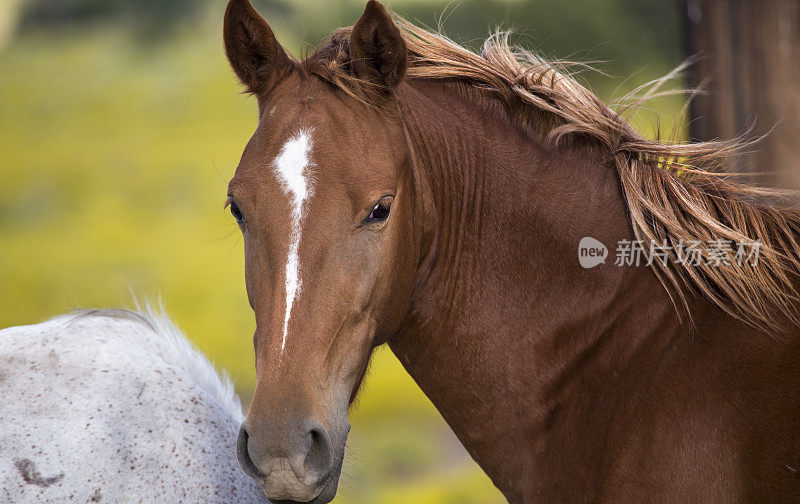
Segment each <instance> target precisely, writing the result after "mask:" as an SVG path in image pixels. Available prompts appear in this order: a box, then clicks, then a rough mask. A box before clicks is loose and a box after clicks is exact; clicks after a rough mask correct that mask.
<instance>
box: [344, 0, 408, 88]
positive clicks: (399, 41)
mask: <svg viewBox="0 0 800 504" xmlns="http://www.w3.org/2000/svg"><path fill="white" fill-rule="evenodd" d="M406 53H407V51H406V43H405V41H403V35H402V34H401V33H400V29H399V28H397V25H395V24H394V21H392V18H391V17H390V16H389V13H388V12H386V9H385V8H384V7H383V5H381V4H379V3H378V2H376V1H375V0H369V2H367V8H366V9H365V10H364V14H362V15H361V18H359V20H358V21H357V22H356V24H355V26H353V31H352V33H351V34H350V56H351V58H352V62H351V67H352V71H353V74H355V75H356V77H359V78H361V79H363V80H364V81H366V82H367V83H368V84H369V85H373V86H377V87H378V88H380V89H382V90H384V91H391V90H392V89H393V88H394V87H395V86H397V85H398V84H400V81H401V80H403V76H404V75H405V73H406V57H407V54H406Z"/></svg>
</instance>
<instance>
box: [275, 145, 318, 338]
mask: <svg viewBox="0 0 800 504" xmlns="http://www.w3.org/2000/svg"><path fill="white" fill-rule="evenodd" d="M311 146H312V144H311V134H310V133H309V132H308V131H306V130H300V132H299V133H297V134H296V135H294V136H293V137H291V138H290V139H289V140H288V141H287V142H286V143H285V144H284V145H283V147H282V148H281V152H280V153H279V154H278V157H276V158H275V161H273V163H272V164H273V171H274V172H275V176H276V177H277V178H278V181H279V182H280V183H281V188H282V189H283V192H284V193H285V194H286V195H287V196H289V200H290V201H289V203H290V205H291V207H292V236H291V242H290V244H289V257H288V258H287V259H286V313H285V315H284V319H283V340H281V353H283V349H284V347H285V346H286V335H287V333H288V330H289V318H290V317H291V316H292V305H293V304H294V300H295V298H296V297H297V296H298V295H299V294H300V286H301V283H302V282H301V281H300V259H299V258H298V256H297V252H298V249H299V248H300V235H301V233H302V228H301V225H302V223H303V204H304V203H305V202H306V200H307V199H308V198H309V197H310V196H311V195H312V193H313V190H314V188H313V186H312V182H311V177H310V173H308V171H309V168H310V167H311V166H312V164H313V163H312V162H311V160H310V159H309V153H310V152H311Z"/></svg>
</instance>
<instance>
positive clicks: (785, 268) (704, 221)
mask: <svg viewBox="0 0 800 504" xmlns="http://www.w3.org/2000/svg"><path fill="white" fill-rule="evenodd" d="M395 21H396V23H397V25H398V26H399V28H400V30H401V32H402V34H403V37H404V39H405V43H406V46H407V48H408V52H409V66H408V70H407V77H408V78H410V79H448V80H454V81H459V82H462V83H465V84H467V85H469V86H471V87H473V88H475V89H476V90H478V91H479V92H481V93H483V94H485V95H486V96H489V97H494V98H495V99H497V100H499V101H500V102H501V103H503V105H505V107H506V110H507V111H508V113H509V116H510V118H511V119H512V120H514V121H517V122H519V124H520V125H522V126H524V127H525V128H527V129H528V131H531V132H532V133H533V132H538V133H539V135H540V136H541V137H542V138H543V139H544V140H545V141H549V142H552V143H553V144H558V143H559V142H561V143H563V142H566V141H569V142H571V143H576V142H584V143H587V142H588V143H592V144H597V145H599V146H600V147H601V148H602V149H605V150H606V151H607V152H608V155H609V158H610V160H611V162H613V164H614V165H615V167H616V169H617V172H618V174H619V178H620V182H621V187H622V189H623V193H624V195H625V199H626V203H627V207H628V210H629V214H630V220H631V225H632V226H633V231H634V233H635V235H636V237H637V238H638V239H639V240H641V241H642V243H643V244H644V247H646V248H649V246H650V243H652V242H655V243H657V244H666V245H668V246H669V247H672V252H670V254H671V255H672V257H671V260H669V261H667V262H666V264H663V263H662V262H660V261H655V262H653V264H652V268H653V270H654V271H655V273H656V275H657V276H658V277H659V279H660V280H661V282H662V283H663V284H664V286H665V287H666V288H667V290H668V292H670V295H673V293H676V294H677V296H678V298H679V299H680V302H681V303H683V304H684V306H686V293H687V291H694V292H696V293H698V294H699V295H701V296H706V297H707V298H708V299H709V300H711V301H712V302H713V303H714V304H715V305H717V306H719V307H720V308H721V309H723V310H724V311H725V312H727V313H729V314H730V315H732V316H734V317H737V318H739V319H741V320H744V321H745V322H747V323H749V324H751V325H753V326H755V327H758V328H761V329H768V328H772V329H775V328H777V326H778V325H779V324H780V322H778V321H776V318H775V310H779V311H780V312H782V313H783V314H785V315H786V316H787V317H788V318H789V319H790V320H791V321H792V322H793V323H795V324H798V325H800V317H798V308H797V305H798V293H797V291H796V290H795V287H794V282H796V281H797V275H798V272H800V245H799V244H798V236H800V211H798V210H796V209H778V208H775V207H772V206H769V205H768V204H765V203H762V202H761V201H765V200H766V199H767V198H768V197H775V196H776V195H780V194H781V193H780V192H778V191H774V190H768V189H761V188H757V187H752V186H748V185H745V184H741V183H738V182H735V181H733V180H731V174H730V173H725V172H724V168H725V165H726V162H727V158H728V157H729V156H730V155H731V154H732V153H735V152H736V151H738V150H739V149H741V148H742V146H743V145H746V144H742V143H739V142H736V141H730V142H697V143H681V142H669V143H667V142H662V141H659V140H647V139H645V138H644V137H643V136H642V135H640V134H639V133H638V132H637V131H636V130H635V129H634V128H633V127H631V126H630V124H629V123H628V121H627V120H626V119H625V118H624V116H623V113H624V112H625V111H626V110H627V109H629V107H626V108H623V109H622V110H620V111H614V110H612V109H611V108H609V107H608V106H607V105H606V104H604V103H603V102H602V101H601V100H600V99H599V98H598V97H597V96H595V95H594V94H593V93H592V92H591V91H589V90H588V89H586V88H585V87H583V86H582V85H581V84H579V83H578V82H577V81H576V80H575V79H574V78H572V77H570V76H569V75H568V73H567V72H566V68H567V67H568V65H567V64H565V63H563V62H548V61H545V60H543V59H541V58H539V57H538V56H536V55H535V54H533V53H531V52H529V51H526V50H523V49H520V48H517V47H512V46H511V45H510V44H509V34H508V32H496V33H495V34H494V35H493V36H491V37H490V38H489V39H488V40H487V41H486V42H485V43H484V45H483V49H482V51H481V54H475V53H473V52H471V51H470V50H468V49H465V48H463V47H461V46H460V45H458V44H456V43H455V42H453V41H451V40H449V39H448V38H446V37H444V36H442V35H440V34H437V33H433V32H430V31H427V30H424V29H421V28H419V27H417V26H414V25H413V24H411V23H410V22H408V21H406V20H404V19H402V18H400V17H399V16H395ZM350 31H351V29H350V28H342V29H339V30H337V31H336V32H334V33H333V35H332V36H331V38H330V39H329V40H328V41H327V42H326V43H324V44H322V45H321V46H320V47H318V48H317V49H316V51H315V52H314V53H313V54H312V55H311V56H310V57H309V58H307V59H306V60H305V61H303V62H302V66H303V68H304V69H305V70H306V71H308V72H309V73H313V74H315V75H318V76H319V77H321V78H323V79H325V80H326V81H328V82H330V83H331V84H332V85H334V86H336V87H338V88H339V89H341V90H342V91H344V92H346V93H347V94H349V95H350V96H352V97H353V98H355V99H357V100H359V101H362V102H365V103H369V102H371V101H372V99H373V97H374V96H376V95H378V94H379V92H380V91H383V90H376V89H374V88H370V87H369V85H368V84H367V83H365V82H363V81H360V80H358V79H357V78H355V77H353V75H352V74H351V73H350V72H349V62H350V57H349V48H348V42H349V34H350ZM680 70H682V67H679V68H678V69H676V71H674V72H672V73H671V74H669V75H667V76H665V77H664V78H661V79H658V80H656V81H653V82H652V83H650V84H649V85H648V86H645V87H643V88H640V89H639V90H637V91H638V92H643V94H642V96H641V97H639V98H638V99H637V100H636V101H635V102H633V103H632V105H634V106H638V105H640V104H641V103H643V102H644V101H645V100H648V99H651V98H653V97H655V96H659V95H663V94H665V93H660V92H659V88H660V87H661V86H662V85H663V84H664V83H665V82H666V81H668V80H670V79H672V78H673V77H675V75H676V74H677V72H679V71H680ZM711 240H730V242H732V243H734V244H735V243H737V242H752V241H755V240H759V241H760V242H761V247H760V251H759V257H758V264H757V265H752V264H750V263H748V262H743V263H742V264H740V263H739V262H738V261H735V260H734V257H733V251H731V252H730V253H729V261H728V264H722V265H719V266H712V265H710V264H708V261H706V259H707V258H709V257H710V251H709V250H710V247H709V246H708V243H709V241H711ZM696 242H700V245H699V248H700V250H701V253H702V257H703V261H701V264H700V265H699V266H694V265H684V264H682V263H678V262H677V261H676V260H675V259H676V258H675V252H674V251H675V250H677V249H678V247H680V246H682V245H685V244H688V243H696ZM673 288H674V290H673Z"/></svg>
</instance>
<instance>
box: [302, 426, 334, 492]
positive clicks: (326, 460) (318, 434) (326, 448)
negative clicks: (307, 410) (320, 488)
mask: <svg viewBox="0 0 800 504" xmlns="http://www.w3.org/2000/svg"><path fill="white" fill-rule="evenodd" d="M307 436H308V438H309V440H310V443H309V448H308V453H307V454H306V460H305V468H306V470H307V471H309V472H310V473H313V474H314V475H315V476H316V477H317V478H319V479H324V478H325V477H327V476H328V474H329V473H330V471H331V469H332V468H333V467H332V466H333V446H332V445H331V439H330V437H329V436H328V433H327V432H325V429H323V428H322V426H321V425H320V424H319V423H317V422H312V423H311V425H310V429H309V430H308V434H307Z"/></svg>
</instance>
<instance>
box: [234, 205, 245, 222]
mask: <svg viewBox="0 0 800 504" xmlns="http://www.w3.org/2000/svg"><path fill="white" fill-rule="evenodd" d="M231 215H233V218H234V219H236V222H237V223H239V224H241V223H242V221H243V220H244V216H243V215H242V211H241V210H239V205H237V204H236V202H233V201H232V202H231Z"/></svg>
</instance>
